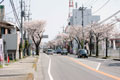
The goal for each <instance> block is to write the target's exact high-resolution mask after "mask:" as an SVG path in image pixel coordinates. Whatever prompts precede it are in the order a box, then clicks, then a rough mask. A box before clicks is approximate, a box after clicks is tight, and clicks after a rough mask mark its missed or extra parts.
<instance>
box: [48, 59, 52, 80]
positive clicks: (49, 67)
mask: <svg viewBox="0 0 120 80" xmlns="http://www.w3.org/2000/svg"><path fill="white" fill-rule="evenodd" d="M50 69H51V58H50V59H49V66H48V75H49V77H50V80H53V77H52V75H51V73H50Z"/></svg>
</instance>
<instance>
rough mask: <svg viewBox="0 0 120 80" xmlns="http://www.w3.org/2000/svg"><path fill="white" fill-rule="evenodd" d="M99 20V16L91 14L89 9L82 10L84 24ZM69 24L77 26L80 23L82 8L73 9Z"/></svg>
mask: <svg viewBox="0 0 120 80" xmlns="http://www.w3.org/2000/svg"><path fill="white" fill-rule="evenodd" d="M99 20H100V16H97V15H92V10H91V9H84V10H83V21H84V24H83V25H84V26H86V25H90V24H91V23H94V22H98V21H99ZM70 25H72V26H78V25H82V10H81V9H73V13H72V16H71V17H70Z"/></svg>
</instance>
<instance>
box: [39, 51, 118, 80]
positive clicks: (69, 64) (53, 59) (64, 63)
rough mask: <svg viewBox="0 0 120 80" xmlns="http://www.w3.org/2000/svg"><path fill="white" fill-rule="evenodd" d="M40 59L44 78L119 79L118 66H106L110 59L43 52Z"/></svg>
mask: <svg viewBox="0 0 120 80" xmlns="http://www.w3.org/2000/svg"><path fill="white" fill-rule="evenodd" d="M40 60H41V65H42V74H43V79H44V80H120V75H119V74H120V73H119V72H120V66H119V65H116V64H113V65H115V66H112V67H111V66H108V65H109V63H110V60H102V59H101V60H100V59H99V60H98V59H97V58H88V59H80V58H79V59H78V58H76V56H75V55H68V56H64V55H59V54H58V55H57V54H54V55H46V54H44V53H41V59H40ZM107 61H108V62H109V63H108V62H107ZM111 62H112V63H118V64H120V62H114V61H111ZM112 68H113V69H112ZM115 70H116V71H115Z"/></svg>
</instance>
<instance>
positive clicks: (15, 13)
mask: <svg viewBox="0 0 120 80" xmlns="http://www.w3.org/2000/svg"><path fill="white" fill-rule="evenodd" d="M10 4H11V6H12V9H13V14H14V17H15V19H16V22H17V24H18V26H19V27H20V21H19V18H18V15H17V12H16V9H15V6H14V2H13V0H10Z"/></svg>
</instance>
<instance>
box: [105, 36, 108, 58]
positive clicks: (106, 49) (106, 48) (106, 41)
mask: <svg viewBox="0 0 120 80" xmlns="http://www.w3.org/2000/svg"><path fill="white" fill-rule="evenodd" d="M105 57H108V38H106V56H105Z"/></svg>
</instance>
